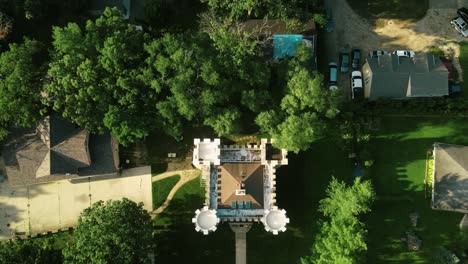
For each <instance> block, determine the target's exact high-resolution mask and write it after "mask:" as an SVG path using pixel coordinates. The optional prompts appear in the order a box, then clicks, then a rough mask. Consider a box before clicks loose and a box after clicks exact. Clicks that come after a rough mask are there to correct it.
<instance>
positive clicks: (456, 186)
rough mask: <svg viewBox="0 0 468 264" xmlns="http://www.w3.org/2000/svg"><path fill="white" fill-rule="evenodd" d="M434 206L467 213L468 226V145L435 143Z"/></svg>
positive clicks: (465, 223) (462, 225)
mask: <svg viewBox="0 0 468 264" xmlns="http://www.w3.org/2000/svg"><path fill="white" fill-rule="evenodd" d="M433 154H434V169H433V170H434V174H433V183H432V184H433V185H432V208H433V209H435V210H443V211H451V212H458V213H462V214H465V215H464V217H463V220H462V221H461V222H460V228H468V146H459V145H451V144H445V143H434V152H433Z"/></svg>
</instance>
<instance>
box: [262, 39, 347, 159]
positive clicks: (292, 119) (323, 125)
mask: <svg viewBox="0 0 468 264" xmlns="http://www.w3.org/2000/svg"><path fill="white" fill-rule="evenodd" d="M311 68H312V50H311V49H310V48H307V47H306V46H304V45H301V46H299V47H298V50H297V54H296V57H294V58H292V59H291V60H290V61H289V63H288V77H287V85H286V94H285V95H284V97H283V98H282V99H281V103H280V106H279V107H275V108H273V109H271V110H268V111H264V112H262V113H260V114H259V115H258V117H257V119H256V122H257V124H258V125H259V126H260V129H261V130H262V131H264V132H266V133H268V134H270V136H272V137H273V138H275V140H276V141H275V144H276V145H277V146H279V147H282V148H285V149H288V150H290V151H293V152H296V153H297V152H299V151H301V150H306V149H308V148H309V147H310V144H311V143H312V142H314V141H315V140H317V139H318V138H320V137H321V136H323V134H324V131H326V129H327V124H328V123H329V121H330V120H332V119H333V118H335V117H336V116H337V114H338V113H339V110H338V106H337V104H338V103H337V102H338V101H337V98H336V95H335V94H334V93H332V92H330V91H329V90H328V89H325V88H324V87H323V76H322V75H321V74H319V73H318V72H312V70H311Z"/></svg>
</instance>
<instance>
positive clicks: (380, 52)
mask: <svg viewBox="0 0 468 264" xmlns="http://www.w3.org/2000/svg"><path fill="white" fill-rule="evenodd" d="M386 54H388V51H386V50H372V51H370V52H369V57H371V58H377V57H379V56H382V55H386Z"/></svg>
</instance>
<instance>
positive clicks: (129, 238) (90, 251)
mask: <svg viewBox="0 0 468 264" xmlns="http://www.w3.org/2000/svg"><path fill="white" fill-rule="evenodd" d="M152 232H153V227H152V223H151V217H150V215H149V214H148V212H147V211H145V210H144V209H143V205H142V204H136V203H134V202H132V201H130V200H128V199H126V198H124V199H123V200H121V201H109V202H107V203H104V202H102V201H99V202H97V203H95V204H93V205H92V206H91V207H90V208H87V209H85V210H84V211H83V212H82V213H81V215H80V218H79V219H78V225H77V226H76V229H75V230H74V232H73V237H74V240H73V242H71V243H69V244H68V245H67V247H66V248H65V249H64V250H63V255H64V258H65V263H149V262H150V260H149V254H150V253H151V252H152V249H153V246H154V241H153V235H152Z"/></svg>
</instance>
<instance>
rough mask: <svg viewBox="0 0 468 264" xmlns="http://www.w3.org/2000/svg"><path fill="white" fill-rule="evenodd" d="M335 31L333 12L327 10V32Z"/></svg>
mask: <svg viewBox="0 0 468 264" xmlns="http://www.w3.org/2000/svg"><path fill="white" fill-rule="evenodd" d="M334 29H335V22H333V11H332V10H331V9H330V8H327V27H326V30H327V32H333V30H334Z"/></svg>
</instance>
